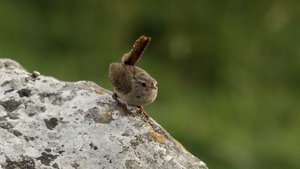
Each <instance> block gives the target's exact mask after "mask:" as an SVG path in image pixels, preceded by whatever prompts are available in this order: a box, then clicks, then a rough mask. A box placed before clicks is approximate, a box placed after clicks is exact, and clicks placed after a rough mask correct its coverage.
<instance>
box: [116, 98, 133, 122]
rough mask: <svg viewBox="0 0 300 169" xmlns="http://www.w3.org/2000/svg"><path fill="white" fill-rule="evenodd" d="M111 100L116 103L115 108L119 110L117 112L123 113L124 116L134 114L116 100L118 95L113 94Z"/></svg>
mask: <svg viewBox="0 0 300 169" xmlns="http://www.w3.org/2000/svg"><path fill="white" fill-rule="evenodd" d="M112 98H113V99H114V100H115V101H116V102H117V106H118V108H119V111H121V112H123V113H124V114H125V115H132V116H134V114H133V113H132V112H131V111H130V110H128V109H127V106H126V104H124V103H122V102H121V101H120V100H119V99H118V95H117V94H116V93H113V95H112Z"/></svg>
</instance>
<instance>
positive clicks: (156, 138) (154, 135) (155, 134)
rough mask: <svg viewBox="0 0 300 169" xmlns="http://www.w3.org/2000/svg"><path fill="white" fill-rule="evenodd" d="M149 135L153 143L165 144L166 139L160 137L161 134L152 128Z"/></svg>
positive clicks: (162, 136)
mask: <svg viewBox="0 0 300 169" xmlns="http://www.w3.org/2000/svg"><path fill="white" fill-rule="evenodd" d="M150 135H151V138H152V139H153V140H154V141H157V142H159V143H165V142H166V140H167V138H166V137H165V136H164V135H162V134H159V133H158V132H156V131H155V130H154V129H153V127H151V128H150Z"/></svg>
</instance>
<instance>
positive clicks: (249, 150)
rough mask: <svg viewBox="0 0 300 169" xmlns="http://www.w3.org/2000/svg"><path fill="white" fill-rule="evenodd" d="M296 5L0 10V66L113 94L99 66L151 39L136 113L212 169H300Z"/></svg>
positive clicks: (119, 4) (90, 0) (12, 4)
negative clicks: (149, 92)
mask: <svg viewBox="0 0 300 169" xmlns="http://www.w3.org/2000/svg"><path fill="white" fill-rule="evenodd" d="M299 2H300V1H293V0H273V1H272V0H271V1H270V0H267V1H258V0H257V1H246V0H231V1H224V2H223V1H208V0H199V1H192V0H191V1H178V2H176V1H170V0H169V1H168V0H166V1H158V2H155V1H137V0H132V1H124V2H123V1H96V0H85V1H82V0H72V1H61V0H48V1H41V0H31V1H21V0H2V1H0V14H1V15H0V57H8V58H11V59H15V60H17V61H18V62H20V63H21V64H22V65H23V66H24V67H25V68H26V69H28V70H29V71H33V70H38V71H40V72H41V73H42V74H45V75H51V76H55V77H57V78H59V79H61V80H65V81H78V80H89V81H94V82H96V83H97V84H99V85H100V86H103V87H105V88H107V89H112V86H111V85H110V83H109V80H108V77H107V69H108V65H109V64H110V63H111V62H115V61H119V60H120V58H121V56H122V54H124V53H125V52H127V51H128V50H129V49H130V48H131V46H132V44H133V42H134V41H135V39H136V38H137V37H139V36H140V35H142V34H145V35H149V36H151V37H152V41H151V44H150V46H149V47H148V49H147V51H146V53H145V54H144V56H143V58H142V60H141V61H140V62H139V66H140V67H143V68H144V69H145V70H147V71H148V72H149V73H150V74H151V75H152V76H153V77H155V78H156V79H157V81H158V82H159V96H158V98H157V101H156V102H155V103H153V104H151V105H149V106H146V107H145V109H146V110H147V111H148V112H150V114H151V116H152V117H153V118H154V119H155V120H157V121H158V122H159V123H160V124H161V125H162V126H163V127H164V128H165V129H167V130H168V131H169V132H170V133H171V134H172V135H173V136H174V137H175V138H176V139H177V140H178V141H179V142H181V143H182V144H183V145H184V146H185V147H186V148H187V149H188V150H189V151H190V152H192V153H193V154H194V155H195V156H197V157H199V158H200V159H201V160H203V161H204V162H206V163H207V165H208V167H209V168H211V169H253V168H256V169H265V168H272V169H282V168H300V131H299V130H300V56H299V55H300V22H299V18H300V9H299V7H300V3H299Z"/></svg>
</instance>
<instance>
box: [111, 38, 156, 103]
mask: <svg viewBox="0 0 300 169" xmlns="http://www.w3.org/2000/svg"><path fill="white" fill-rule="evenodd" d="M150 40H151V38H150V37H146V36H141V37H140V38H138V39H137V40H136V42H135V44H134V46H133V47H132V49H131V50H130V51H129V52H128V53H126V54H124V55H123V57H122V63H112V64H110V66H109V73H108V76H109V78H110V81H111V83H112V85H113V86H114V93H115V94H116V95H117V97H118V100H120V101H121V102H123V103H126V104H129V105H133V106H143V105H147V104H150V103H152V102H153V101H154V100H155V99H156V96H157V82H156V80H155V79H154V78H152V77H151V76H150V75H149V74H148V73H147V72H146V71H145V70H143V69H142V68H139V67H137V66H135V64H136V63H137V62H138V60H139V59H140V58H141V56H142V54H143V52H144V51H145V49H146V48H147V46H148V44H149V42H150Z"/></svg>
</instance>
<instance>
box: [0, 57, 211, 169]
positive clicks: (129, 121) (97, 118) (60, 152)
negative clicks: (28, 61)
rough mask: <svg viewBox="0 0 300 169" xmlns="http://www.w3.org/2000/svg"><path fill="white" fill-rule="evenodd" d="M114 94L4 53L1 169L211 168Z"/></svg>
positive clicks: (0, 68)
mask: <svg viewBox="0 0 300 169" xmlns="http://www.w3.org/2000/svg"><path fill="white" fill-rule="evenodd" d="M111 95H112V92H110V91H108V90H105V89H103V88H101V87H99V86H97V85H96V84H95V83H93V82H87V81H79V82H74V83H71V82H63V81H59V80H57V79H55V78H53V77H48V76H43V75H40V74H39V73H37V72H35V73H33V74H32V73H28V72H27V71H26V70H25V69H23V68H22V66H20V65H19V64H18V63H17V62H15V61H12V60H10V59H0V169H1V168H3V169H14V168H21V169H23V168H26V169H35V168H43V169H97V168H107V169H108V168H115V169H121V168H127V169H136V168H151V169H155V168H162V169H164V168H170V169H176V168H182V169H184V168H186V169H193V168H200V169H206V168H207V167H206V165H205V164H204V163H203V162H202V161H200V160H199V159H197V158H196V157H194V156H193V155H192V154H190V153H189V152H187V151H186V150H185V149H184V148H183V147H182V146H181V145H180V144H179V143H177V142H176V141H175V140H174V139H173V138H172V137H171V136H170V135H169V134H168V133H167V132H166V131H165V130H164V129H163V128H162V127H161V126H160V125H158V124H157V123H156V122H155V121H154V120H153V119H151V118H147V116H145V115H144V114H141V113H139V109H137V108H135V107H129V109H130V111H131V112H133V113H132V114H133V115H128V114H127V115H126V114H125V113H123V111H122V109H121V108H120V107H119V106H118V104H116V102H115V100H113V99H112V97H111ZM157 104H158V103H157ZM165 113H167V112H165Z"/></svg>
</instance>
